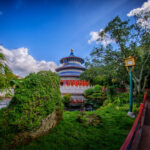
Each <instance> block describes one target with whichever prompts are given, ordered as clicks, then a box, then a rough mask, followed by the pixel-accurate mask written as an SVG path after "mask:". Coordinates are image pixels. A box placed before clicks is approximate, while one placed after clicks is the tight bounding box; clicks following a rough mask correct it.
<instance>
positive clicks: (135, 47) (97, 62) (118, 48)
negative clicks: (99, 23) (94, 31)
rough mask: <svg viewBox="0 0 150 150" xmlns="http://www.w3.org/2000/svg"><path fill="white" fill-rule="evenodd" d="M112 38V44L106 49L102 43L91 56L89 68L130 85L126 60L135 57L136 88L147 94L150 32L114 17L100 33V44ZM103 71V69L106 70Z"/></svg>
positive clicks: (149, 69) (149, 68)
mask: <svg viewBox="0 0 150 150" xmlns="http://www.w3.org/2000/svg"><path fill="white" fill-rule="evenodd" d="M106 36H107V37H109V38H110V39H111V40H112V41H113V42H112V43H110V44H109V45H107V46H103V45H102V44H100V46H99V47H98V48H94V49H93V51H92V52H91V54H90V57H91V58H90V59H89V60H90V61H89V62H88V63H87V64H88V66H89V67H91V66H92V67H101V66H104V68H105V69H106V70H107V72H106V71H105V72H106V74H107V75H108V76H109V75H111V76H112V77H113V78H116V79H117V80H118V81H119V82H120V83H121V84H128V72H127V70H126V68H125V66H124V58H126V57H129V56H135V58H136V66H135V69H134V71H133V82H134V89H135V91H136V92H137V93H140V92H142V91H144V89H145V87H146V86H147V80H148V77H149V76H150V32H149V30H148V29H145V28H142V27H141V26H139V25H138V24H136V23H135V24H130V22H129V21H122V20H121V19H120V18H119V17H115V18H114V19H113V20H112V21H110V22H109V23H108V25H107V26H106V27H105V29H104V30H103V31H101V32H100V33H99V37H100V38H99V39H98V40H99V41H102V40H103V39H104V38H105V37H106ZM105 69H104V70H105Z"/></svg>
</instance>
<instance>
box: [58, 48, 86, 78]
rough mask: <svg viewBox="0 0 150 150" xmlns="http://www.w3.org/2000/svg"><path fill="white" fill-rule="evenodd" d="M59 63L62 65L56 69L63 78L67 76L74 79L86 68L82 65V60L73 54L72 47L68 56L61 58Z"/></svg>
mask: <svg viewBox="0 0 150 150" xmlns="http://www.w3.org/2000/svg"><path fill="white" fill-rule="evenodd" d="M60 63H61V64H62V66H61V67H59V68H57V69H56V71H57V72H58V75H59V76H60V77H61V78H63V79H67V78H68V77H69V79H72V80H76V79H78V78H79V76H80V74H81V73H82V72H83V71H85V70H86V69H85V68H84V67H83V66H82V64H83V63H84V60H83V59H82V58H80V57H77V56H75V55H74V53H73V50H72V49H71V53H70V55H69V56H68V57H64V58H62V59H61V60H60Z"/></svg>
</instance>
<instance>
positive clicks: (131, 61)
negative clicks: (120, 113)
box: [125, 56, 135, 118]
mask: <svg viewBox="0 0 150 150" xmlns="http://www.w3.org/2000/svg"><path fill="white" fill-rule="evenodd" d="M125 66H126V68H127V70H128V72H129V74H130V96H129V102H130V108H129V112H128V116H130V117H132V118H134V117H135V115H134V113H133V112H132V108H133V85H132V71H133V70H134V66H135V57H131V56H129V57H128V58H125Z"/></svg>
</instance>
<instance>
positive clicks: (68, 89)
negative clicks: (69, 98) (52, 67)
mask: <svg viewBox="0 0 150 150" xmlns="http://www.w3.org/2000/svg"><path fill="white" fill-rule="evenodd" d="M88 88H90V86H60V91H61V93H62V94H64V93H68V94H83V93H84V91H85V90H86V89H88Z"/></svg>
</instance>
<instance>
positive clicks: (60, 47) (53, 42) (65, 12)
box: [0, 0, 145, 65]
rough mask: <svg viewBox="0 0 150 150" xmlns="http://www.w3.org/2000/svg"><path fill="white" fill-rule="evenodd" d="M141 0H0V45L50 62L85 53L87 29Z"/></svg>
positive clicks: (101, 25) (122, 14) (124, 13)
mask: <svg viewBox="0 0 150 150" xmlns="http://www.w3.org/2000/svg"><path fill="white" fill-rule="evenodd" d="M144 2H145V1H144V0H0V44H2V45H3V46H4V47H5V48H7V49H9V50H11V49H17V48H20V47H25V48H28V50H29V52H28V53H29V54H30V55H31V56H32V57H34V59H36V60H38V61H41V60H45V61H53V62H56V64H57V65H58V64H59V59H60V58H62V57H64V56H66V55H68V54H69V53H70V49H71V48H73V49H74V50H75V54H76V55H77V56H80V57H83V58H85V57H86V56H88V55H89V53H90V51H91V50H92V48H93V47H94V46H95V45H96V44H95V43H94V42H93V43H91V44H89V43H88V40H89V39H90V35H89V34H90V32H91V31H99V30H100V29H101V28H104V27H105V26H106V25H107V23H108V22H109V21H110V20H112V19H113V18H114V17H115V16H117V15H119V16H120V17H121V18H122V19H128V17H127V13H129V12H130V11H131V10H132V9H134V8H137V7H141V5H142V4H143V3H144Z"/></svg>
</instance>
